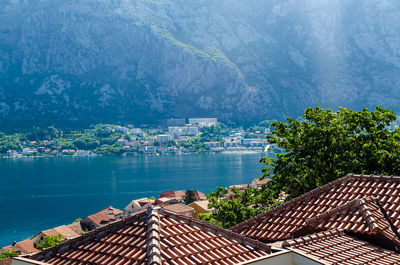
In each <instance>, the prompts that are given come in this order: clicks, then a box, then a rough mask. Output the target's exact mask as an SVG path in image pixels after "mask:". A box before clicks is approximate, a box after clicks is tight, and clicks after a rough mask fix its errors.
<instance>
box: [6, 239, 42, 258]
mask: <svg viewBox="0 0 400 265" xmlns="http://www.w3.org/2000/svg"><path fill="white" fill-rule="evenodd" d="M3 251H10V252H16V253H19V254H23V255H26V254H30V253H36V252H39V250H37V249H36V248H35V247H34V245H33V241H32V240H30V239H27V240H24V241H21V242H17V243H16V244H15V245H14V246H12V245H10V246H6V247H3V248H2V249H1V251H0V252H3Z"/></svg>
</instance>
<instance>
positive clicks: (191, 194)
mask: <svg viewBox="0 0 400 265" xmlns="http://www.w3.org/2000/svg"><path fill="white" fill-rule="evenodd" d="M194 201H196V196H195V195H194V191H192V190H187V191H186V194H185V196H184V197H183V202H184V203H185V204H186V205H187V204H191V203H192V202H194Z"/></svg>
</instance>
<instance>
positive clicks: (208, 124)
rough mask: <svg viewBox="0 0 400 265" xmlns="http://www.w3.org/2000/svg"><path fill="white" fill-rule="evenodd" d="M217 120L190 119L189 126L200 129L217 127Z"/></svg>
mask: <svg viewBox="0 0 400 265" xmlns="http://www.w3.org/2000/svg"><path fill="white" fill-rule="evenodd" d="M217 122H218V120H217V118H189V124H193V125H197V126H199V127H211V126H213V125H216V124H217Z"/></svg>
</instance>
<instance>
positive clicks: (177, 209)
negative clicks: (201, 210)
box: [162, 203, 195, 217]
mask: <svg viewBox="0 0 400 265" xmlns="http://www.w3.org/2000/svg"><path fill="white" fill-rule="evenodd" d="M162 207H163V208H164V209H165V210H169V211H171V212H174V213H177V214H181V215H185V216H189V217H193V216H194V214H195V212H194V209H193V207H190V206H188V205H185V204H183V203H174V204H167V205H163V206H162Z"/></svg>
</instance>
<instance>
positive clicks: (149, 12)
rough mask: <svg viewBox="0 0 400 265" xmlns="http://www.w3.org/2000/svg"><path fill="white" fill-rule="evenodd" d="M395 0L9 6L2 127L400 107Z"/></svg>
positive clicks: (1, 18) (71, 0) (4, 16)
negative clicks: (318, 107)
mask: <svg viewBox="0 0 400 265" xmlns="http://www.w3.org/2000/svg"><path fill="white" fill-rule="evenodd" d="M399 70H400V2H399V1H397V0H363V1H359V0H246V1H243V0H191V1H187V0H112V1H110V0H63V1H61V0H58V1H54V0H1V1H0V120H1V121H2V122H3V123H4V124H6V123H7V122H13V121H15V122H23V123H27V124H30V123H35V122H37V121H41V122H42V123H46V122H48V123H57V124H62V123H68V122H71V123H74V122H77V123H91V122H99V121H100V122H104V121H115V120H121V121H133V122H147V121H154V120H157V119H163V118H167V117H188V116H216V117H218V118H220V119H225V120H228V119H232V120H236V121H240V122H252V121H259V120H264V119H270V118H282V117H286V116H298V115H301V113H302V112H303V111H304V109H305V108H306V107H308V106H316V105H320V106H323V107H331V108H337V107H338V106H345V107H351V108H354V109H359V108H362V107H374V106H375V105H380V106H382V107H386V108H392V109H394V110H396V111H399V110H400V89H399V88H400V86H399V85H400V71H399Z"/></svg>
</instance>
